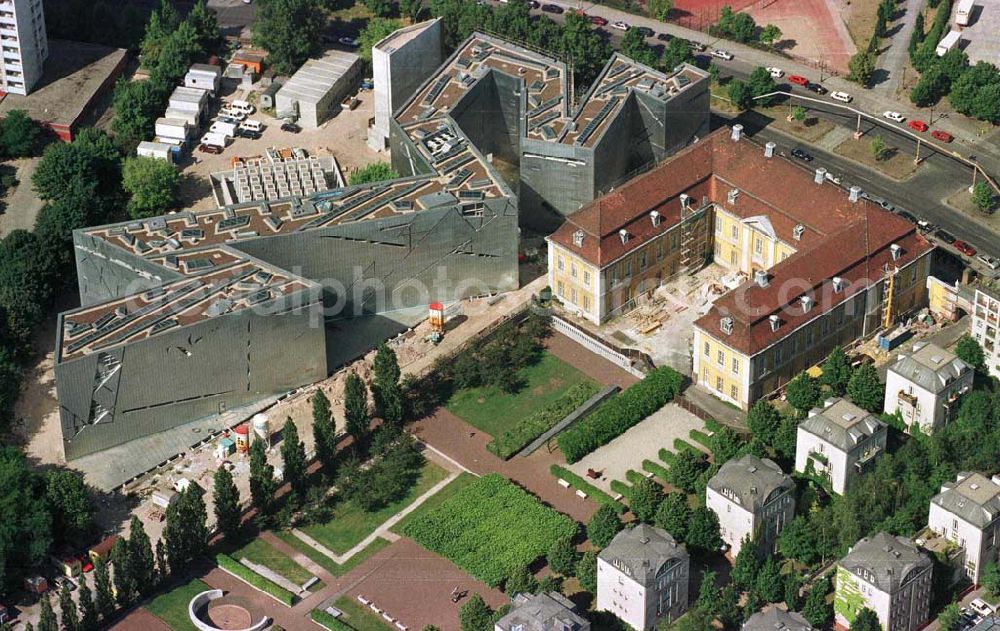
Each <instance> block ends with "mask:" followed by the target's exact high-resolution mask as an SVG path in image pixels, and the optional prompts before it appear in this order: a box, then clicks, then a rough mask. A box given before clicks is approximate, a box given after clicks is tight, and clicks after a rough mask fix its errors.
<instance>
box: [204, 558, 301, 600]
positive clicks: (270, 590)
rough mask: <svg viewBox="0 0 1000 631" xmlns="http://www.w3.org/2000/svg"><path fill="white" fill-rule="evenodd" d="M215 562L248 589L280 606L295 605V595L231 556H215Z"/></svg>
mask: <svg viewBox="0 0 1000 631" xmlns="http://www.w3.org/2000/svg"><path fill="white" fill-rule="evenodd" d="M215 562H216V563H217V564H218V566H219V567H220V568H222V569H223V570H225V571H227V572H229V573H230V574H232V575H233V576H235V577H236V578H238V579H240V580H241V581H243V582H244V583H246V584H248V585H250V587H253V588H254V589H258V590H260V591H262V592H264V593H265V594H267V595H268V596H271V597H273V598H274V599H275V600H277V601H278V602H280V603H281V604H283V605H286V606H288V607H291V606H292V605H293V604H294V603H295V594H293V593H292V592H290V591H288V590H287V589H285V588H284V587H282V586H281V585H278V584H277V583H275V582H274V581H272V580H271V579H269V578H266V577H264V576H261V575H260V574H258V573H257V572H254V571H253V570H251V569H250V568H248V567H247V566H245V565H243V564H242V563H240V562H239V561H237V560H236V559H234V558H232V557H231V556H229V555H226V554H217V555H216V556H215Z"/></svg>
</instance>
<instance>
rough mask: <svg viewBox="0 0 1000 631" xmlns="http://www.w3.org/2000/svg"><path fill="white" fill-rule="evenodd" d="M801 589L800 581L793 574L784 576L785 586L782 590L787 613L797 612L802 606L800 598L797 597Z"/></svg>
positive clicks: (796, 575) (795, 574) (797, 576)
mask: <svg viewBox="0 0 1000 631" xmlns="http://www.w3.org/2000/svg"><path fill="white" fill-rule="evenodd" d="M801 587H802V583H801V579H799V575H798V574H797V573H795V572H789V573H788V574H785V584H784V587H783V588H782V589H783V592H784V596H783V598H784V601H785V606H786V607H788V611H798V610H799V607H801V606H802V597H801V596H799V589H800V588H801Z"/></svg>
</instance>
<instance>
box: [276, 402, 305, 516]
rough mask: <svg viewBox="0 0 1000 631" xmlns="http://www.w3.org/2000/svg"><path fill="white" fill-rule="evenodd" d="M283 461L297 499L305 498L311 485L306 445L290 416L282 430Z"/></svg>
mask: <svg viewBox="0 0 1000 631" xmlns="http://www.w3.org/2000/svg"><path fill="white" fill-rule="evenodd" d="M281 462H282V465H283V468H282V471H283V478H284V480H286V481H287V482H288V483H289V484H290V485H291V487H292V493H294V494H295V499H296V501H299V502H301V501H303V500H305V497H306V491H307V490H308V486H309V480H308V479H307V478H306V445H305V443H303V442H302V441H301V440H299V430H298V428H297V427H296V426H295V421H293V420H292V417H290V416H289V417H288V420H286V421H285V426H284V427H283V428H282V430H281Z"/></svg>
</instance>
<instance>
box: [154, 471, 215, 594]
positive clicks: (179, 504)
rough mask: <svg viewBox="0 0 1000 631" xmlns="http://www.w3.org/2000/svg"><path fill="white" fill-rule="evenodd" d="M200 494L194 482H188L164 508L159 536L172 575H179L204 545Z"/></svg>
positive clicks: (206, 535)
mask: <svg viewBox="0 0 1000 631" xmlns="http://www.w3.org/2000/svg"><path fill="white" fill-rule="evenodd" d="M202 493H203V491H202V490H201V488H200V487H198V485H197V484H191V485H189V486H188V487H187V488H186V489H184V490H183V491H181V493H180V496H179V497H178V498H177V501H176V502H174V503H173V504H172V505H171V506H170V507H169V508H168V509H167V525H166V527H164V529H163V539H164V543H165V545H166V548H167V559H168V560H169V561H170V572H171V573H172V574H178V575H179V574H183V573H184V572H185V571H186V569H187V567H188V566H189V565H190V564H191V562H192V561H193V560H195V559H196V558H198V557H200V556H201V555H202V554H204V553H205V550H206V548H207V547H208V527H207V526H206V525H205V522H206V521H207V519H208V513H207V512H206V510H205V500H204V499H203V498H202Z"/></svg>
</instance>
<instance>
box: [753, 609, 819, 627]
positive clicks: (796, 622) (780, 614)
mask: <svg viewBox="0 0 1000 631" xmlns="http://www.w3.org/2000/svg"><path fill="white" fill-rule="evenodd" d="M741 631H813V626H812V625H811V624H809V621H808V620H806V619H805V618H803V617H802V614H800V613H798V612H795V611H786V610H784V609H781V608H779V607H777V606H776V605H771V606H770V607H769V608H767V609H765V610H764V611H758V612H757V613H755V614H754V615H752V616H750V617H749V618H748V619H747V621H746V622H744V623H743V626H742V627H741Z"/></svg>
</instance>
